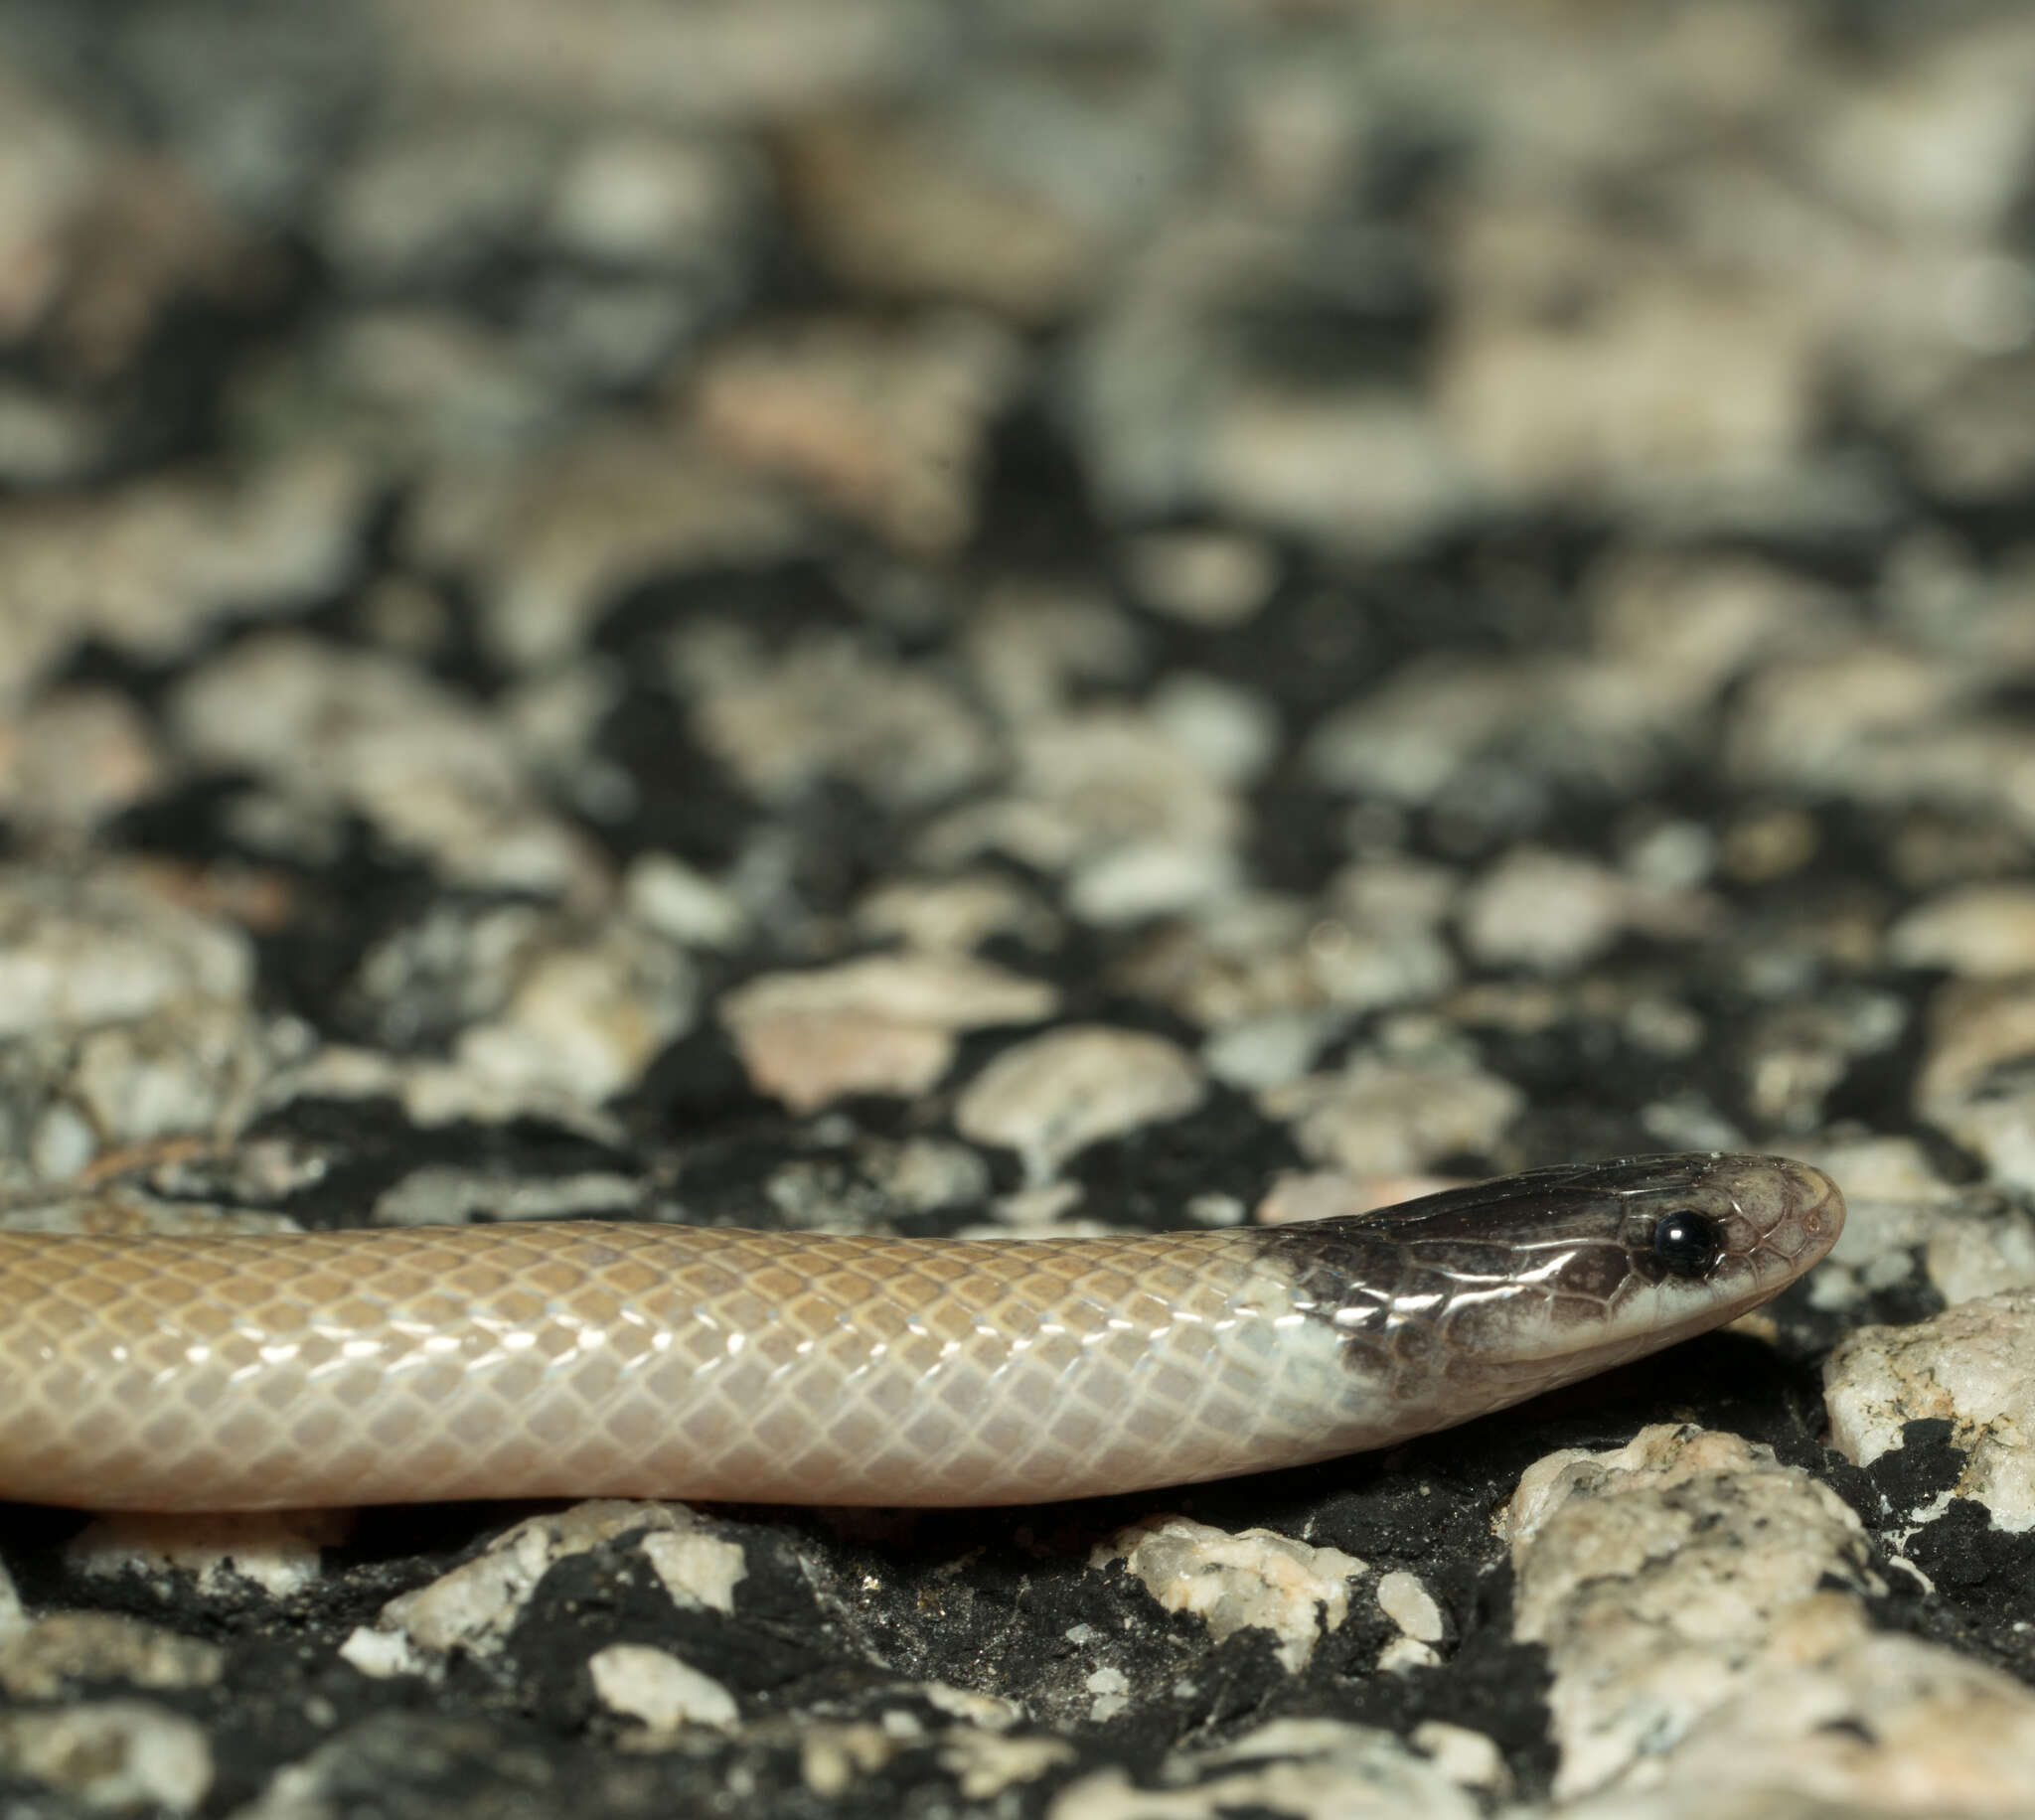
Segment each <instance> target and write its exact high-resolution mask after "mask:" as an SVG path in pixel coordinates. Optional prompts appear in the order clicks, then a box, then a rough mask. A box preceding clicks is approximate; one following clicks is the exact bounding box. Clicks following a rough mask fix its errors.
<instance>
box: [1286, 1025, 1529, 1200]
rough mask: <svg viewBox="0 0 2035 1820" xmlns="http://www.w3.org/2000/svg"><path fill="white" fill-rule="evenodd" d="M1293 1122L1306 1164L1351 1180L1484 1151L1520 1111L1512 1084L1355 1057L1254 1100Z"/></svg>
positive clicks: (1468, 1072)
mask: <svg viewBox="0 0 2035 1820" xmlns="http://www.w3.org/2000/svg"><path fill="white" fill-rule="evenodd" d="M1258 1104H1259V1106H1260V1108H1261V1109H1262V1110H1263V1111H1264V1113H1265V1114H1266V1116H1267V1117H1268V1118H1273V1119H1282V1120H1288V1121H1291V1122H1292V1124H1293V1128H1294V1137H1295V1140H1296V1141H1297V1142H1298V1143H1299V1144H1300V1147H1301V1148H1302V1149H1303V1150H1304V1151H1305V1152H1306V1153H1307V1154H1308V1155H1309V1156H1311V1157H1313V1158H1315V1159H1316V1160H1318V1161H1322V1162H1331V1163H1333V1164H1335V1165H1336V1166H1337V1167H1338V1168H1341V1169H1345V1170H1347V1171H1348V1172H1349V1173H1350V1174H1352V1175H1400V1174H1409V1173H1412V1172H1414V1171H1417V1170H1420V1169H1424V1168H1426V1167H1427V1165H1428V1164H1429V1163H1431V1162H1433V1161H1435V1160H1436V1159H1437V1158H1439V1157H1443V1156H1447V1155H1449V1154H1450V1153H1451V1152H1452V1151H1457V1150H1469V1151H1473V1152H1487V1151H1489V1150H1490V1149H1491V1148H1492V1147H1493V1146H1494V1145H1495V1144H1496V1143H1497V1140H1498V1139H1499V1137H1502V1136H1503V1134H1504V1131H1505V1128H1506V1127H1507V1126H1509V1125H1510V1124H1511V1122H1512V1121H1513V1119H1514V1118H1516V1117H1517V1116H1518V1114H1519V1113H1520V1112H1521V1111H1522V1110H1523V1109H1524V1107H1525V1104H1526V1096H1525V1095H1524V1094H1522V1093H1521V1092H1520V1091H1519V1089H1518V1088H1516V1087H1514V1086H1513V1085H1512V1083H1511V1082H1509V1081H1507V1080H1503V1079H1501V1078H1500V1077H1498V1076H1497V1075H1493V1074H1487V1073H1485V1072H1484V1071H1483V1070H1482V1069H1480V1068H1476V1067H1473V1066H1469V1065H1467V1064H1464V1065H1458V1064H1452V1063H1440V1062H1437V1063H1425V1062H1418V1061H1408V1062H1398V1061H1388V1060H1385V1059H1383V1058H1381V1057H1379V1056H1375V1055H1369V1054H1361V1053H1360V1054H1357V1055H1353V1056H1352V1057H1351V1058H1350V1059H1349V1061H1348V1063H1347V1064H1346V1065H1345V1066H1344V1067H1343V1069H1342V1070H1341V1072H1340V1073H1339V1074H1330V1075H1321V1074H1317V1075H1309V1076H1308V1077H1307V1078H1306V1079H1305V1080H1300V1081H1293V1082H1289V1083H1288V1084H1287V1085H1285V1086H1283V1087H1275V1088H1272V1089H1271V1090H1269V1091H1268V1092H1266V1093H1263V1094H1260V1095H1259V1096H1258Z"/></svg>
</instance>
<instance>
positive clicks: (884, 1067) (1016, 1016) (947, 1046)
mask: <svg viewBox="0 0 2035 1820" xmlns="http://www.w3.org/2000/svg"><path fill="white" fill-rule="evenodd" d="M1057 997H1058V995H1057V994H1056V993H1055V992H1054V990H1053V988H1052V987H1051V986H1046V985H1044V984H1043V983H1042V982H1039V981H1035V980H1024V979H1020V978H1019V977H1018V976H1017V975H1016V974H1010V973H1006V972H1004V971H1003V970H1002V969H1001V968H996V967H991V966H989V965H988V964H986V963H983V962H977V961H971V960H967V959H965V958H963V957H960V956H953V955H934V954H917V955H912V954H904V955H869V956H866V957H864V958H863V959H861V960H859V961H845V962H843V963H841V965H839V966H837V967H829V968H817V969H814V970H812V971H810V972H805V973H776V974H759V975H758V976H757V977H756V978H755V979H753V980H751V981H749V982H747V983H746V984H745V985H743V986H738V987H736V988H735V989H734V990H733V991H731V992H727V993H724V994H723V995H722V997H721V1000H720V1007H719V1008H720V1015H721V1018H722V1020H723V1021H724V1022H725V1023H726V1025H727V1026H728V1029H729V1031H730V1032H731V1033H732V1035H733V1037H734V1039H735V1044H736V1047H737V1048H738V1049H739V1050H740V1051H741V1055H742V1061H743V1064H744V1066H745V1067H746V1068H747V1069H748V1072H749V1077H750V1079H751V1081H753V1082H754V1084H755V1085H756V1087H757V1089H758V1090H759V1091H761V1092H764V1093H769V1094H773V1095H775V1096H776V1097H777V1098H778V1099H780V1100H782V1101H784V1102H785V1104H786V1105H788V1106H790V1107H792V1108H793V1109H794V1110H796V1111H800V1112H811V1111H814V1110H816V1109H818V1108H819V1107H821V1106H824V1105H826V1104H827V1103H828V1102H829V1101H830V1100H834V1099H838V1098H840V1097H841V1096H842V1095H844V1094H849V1093H891V1094H905V1095H909V1094H915V1093H921V1092H924V1091H925V1090H926V1089H927V1088H929V1087H931V1086H932V1085H933V1083H934V1082H936V1081H937V1080H939V1078H940V1077H941V1076H942V1075H943V1074H945V1073H946V1071H947V1068H948V1066H949V1064H950V1063H951V1062H952V1061H953V1059H954V1037H955V1033H956V1032H957V1031H961V1030H969V1029H975V1028H979V1027H981V1026H983V1025H988V1024H1005V1023H1034V1022H1036V1021H1037V1020H1038V1019H1040V1018H1042V1017H1046V1016H1049V1015H1050V1014H1051V1012H1052V1009H1053V1006H1054V1004H1055V1003H1056V1002H1057Z"/></svg>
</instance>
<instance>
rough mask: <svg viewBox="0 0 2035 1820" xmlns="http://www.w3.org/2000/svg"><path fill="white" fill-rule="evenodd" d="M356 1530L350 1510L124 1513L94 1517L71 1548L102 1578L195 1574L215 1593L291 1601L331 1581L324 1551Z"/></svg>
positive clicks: (68, 1552) (72, 1561) (80, 1569)
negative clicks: (255, 1592)
mask: <svg viewBox="0 0 2035 1820" xmlns="http://www.w3.org/2000/svg"><path fill="white" fill-rule="evenodd" d="M352 1533H353V1513H352V1512H351V1511H349V1510H276V1511H246V1512H219V1513H214V1512H208V1513H204V1514H200V1515H193V1516H181V1515H179V1516H165V1515H159V1514H156V1513H153V1512H144V1511H119V1512H115V1513H112V1514H109V1515H106V1516H100V1517H94V1518H93V1519H92V1520H91V1522H89V1523H88V1524H86V1525H85V1526H84V1528H83V1529H81V1530H79V1531H78V1534H77V1535H76V1536H74V1537H73V1538H72V1539H71V1541H70V1542H69V1543H68V1544H67V1545H66V1546H65V1550H64V1559H65V1561H66V1563H67V1564H68V1565H69V1566H70V1567H71V1568H72V1570H73V1571H74V1572H77V1573H79V1574H88V1575H92V1576H94V1577H96V1578H117V1577H119V1576H123V1575H128V1574H148V1575H158V1576H160V1575H166V1574H189V1575H192V1576H194V1577H195V1578H196V1580H197V1582H198V1590H199V1592H200V1593H205V1594H207V1595H208V1596H223V1595H231V1594H234V1593H242V1594H244V1593H245V1592H246V1590H247V1589H248V1588H249V1587H250V1586H252V1587H258V1588H260V1590H261V1591H262V1592H263V1593H267V1594H268V1595H269V1596H270V1597H271V1598H288V1597H289V1596H290V1595H291V1594H293V1593H302V1592H304V1591H306V1590H307V1589H309V1588H311V1587H314V1586H316V1585H318V1584H319V1582H320V1581H322V1580H323V1579H324V1564H323V1552H324V1551H325V1550H326V1549H328V1548H336V1547H337V1546H338V1545H339V1544H340V1543H342V1542H344V1541H345V1540H346V1539H347V1537H348V1536H349V1535H351V1534H352Z"/></svg>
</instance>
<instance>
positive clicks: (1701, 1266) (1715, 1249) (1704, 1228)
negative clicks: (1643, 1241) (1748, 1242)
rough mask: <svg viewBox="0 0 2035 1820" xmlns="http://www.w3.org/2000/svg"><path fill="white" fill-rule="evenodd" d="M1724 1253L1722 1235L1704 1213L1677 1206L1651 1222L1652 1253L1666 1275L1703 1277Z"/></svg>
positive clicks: (1714, 1222)
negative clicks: (1672, 1210) (1677, 1207)
mask: <svg viewBox="0 0 2035 1820" xmlns="http://www.w3.org/2000/svg"><path fill="white" fill-rule="evenodd" d="M1723 1255H1724V1234H1723V1232H1722V1230H1721V1229H1720V1228H1719V1227H1718V1224H1717V1222H1716V1221H1715V1220H1713V1219H1711V1218H1710V1217H1709V1216H1708V1215H1707V1214H1702V1213H1694V1212H1691V1211H1690V1210H1689V1209H1688V1208H1686V1207H1684V1208H1680V1209H1678V1210H1677V1211H1676V1212H1673V1213H1663V1214H1662V1215H1661V1216H1660V1218H1659V1219H1657V1220H1656V1221H1654V1223H1653V1256H1654V1257H1655V1258H1657V1259H1658V1260H1659V1261H1660V1267H1661V1269H1662V1270H1664V1271H1666V1272H1667V1274H1668V1275H1669V1276H1670V1277H1706V1276H1708V1275H1709V1274H1710V1269H1711V1267H1712V1266H1713V1265H1715V1264H1716V1262H1717V1260H1718V1259H1719V1258H1721V1257H1722V1256H1723Z"/></svg>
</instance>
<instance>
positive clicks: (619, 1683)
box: [586, 1643, 741, 1734]
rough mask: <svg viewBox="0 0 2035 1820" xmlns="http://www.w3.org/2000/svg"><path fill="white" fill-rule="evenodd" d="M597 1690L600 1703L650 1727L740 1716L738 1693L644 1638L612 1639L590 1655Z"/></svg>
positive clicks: (673, 1727)
mask: <svg viewBox="0 0 2035 1820" xmlns="http://www.w3.org/2000/svg"><path fill="white" fill-rule="evenodd" d="M586 1671H587V1673H588V1674H589V1675H591V1676H592V1677H593V1691H594V1693H595V1694H596V1695H597V1696H598V1697H599V1699H600V1701H601V1704H602V1705H603V1706H606V1707H608V1708H609V1709H611V1710H612V1711H614V1712H617V1713H620V1714H623V1715H624V1716H625V1717H627V1718H630V1719H636V1720H641V1721H642V1723H643V1725H644V1726H645V1728H646V1729H647V1730H649V1731H650V1732H652V1733H665V1734H668V1733H673V1732H676V1731H678V1729H679V1728H680V1727H681V1726H688V1725H693V1726H732V1725H733V1724H734V1723H735V1722H736V1721H737V1720H738V1719H739V1718H740V1717H741V1713H740V1710H739V1709H738V1708H737V1707H736V1705H735V1701H734V1696H733V1695H732V1694H730V1693H729V1692H728V1691H727V1689H726V1688H724V1687H722V1686H721V1684H720V1683H719V1682H718V1681H716V1680H714V1679H713V1678H712V1677H711V1676H710V1675H703V1674H702V1673H701V1672H700V1671H699V1670H698V1669H697V1668H694V1667H693V1666H692V1665H691V1664H690V1663H687V1662H681V1661H680V1660H679V1658H678V1657H677V1656H674V1655H669V1654H667V1653H666V1652H665V1651H664V1650H662V1649H652V1648H651V1647H649V1646H648V1645H647V1644H643V1643H610V1644H609V1645H608V1646H607V1648H605V1649H602V1650H597V1651H595V1652H594V1654H593V1655H592V1656H590V1657H588V1658H587V1663H586Z"/></svg>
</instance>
